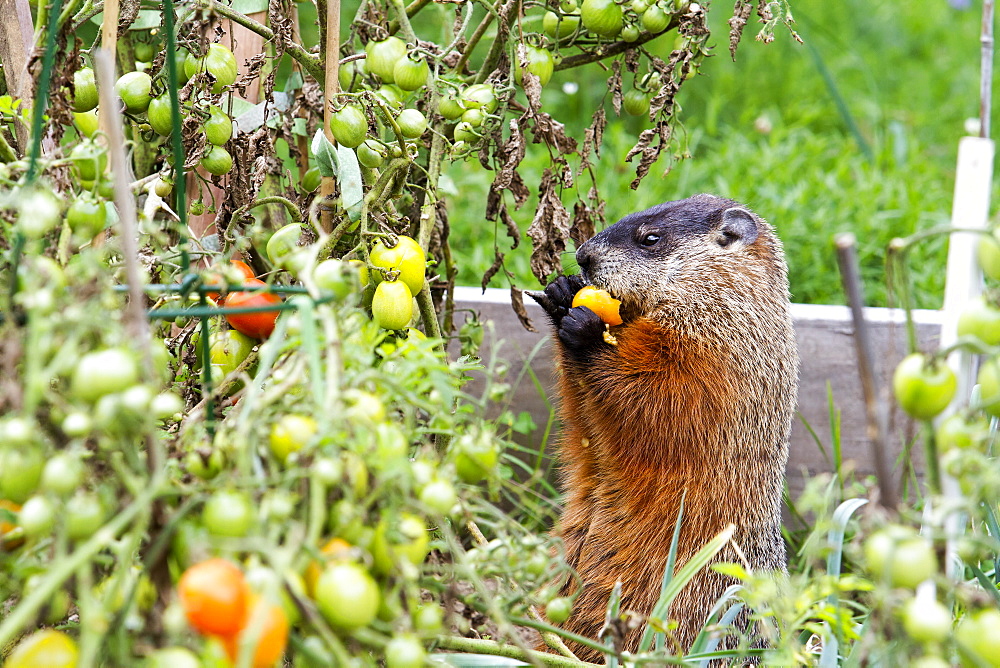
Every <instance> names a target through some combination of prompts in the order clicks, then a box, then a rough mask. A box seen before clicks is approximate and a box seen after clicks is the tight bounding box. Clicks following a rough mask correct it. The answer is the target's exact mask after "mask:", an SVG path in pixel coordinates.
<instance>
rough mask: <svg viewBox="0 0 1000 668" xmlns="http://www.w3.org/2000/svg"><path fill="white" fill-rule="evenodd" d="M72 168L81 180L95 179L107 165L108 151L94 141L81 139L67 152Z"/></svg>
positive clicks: (102, 172)
mask: <svg viewBox="0 0 1000 668" xmlns="http://www.w3.org/2000/svg"><path fill="white" fill-rule="evenodd" d="M69 159H70V161H71V162H72V163H73V168H74V169H75V170H76V173H77V175H78V176H79V177H80V179H81V180H83V181H95V180H97V179H98V178H100V177H101V175H103V174H104V170H105V168H106V167H107V166H108V151H107V149H105V148H104V147H103V146H100V145H98V144H97V143H96V142H93V141H90V140H89V139H88V140H87V141H82V142H80V143H79V144H77V145H76V146H74V147H73V150H72V151H70V152H69Z"/></svg>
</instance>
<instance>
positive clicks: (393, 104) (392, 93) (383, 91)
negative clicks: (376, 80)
mask: <svg viewBox="0 0 1000 668" xmlns="http://www.w3.org/2000/svg"><path fill="white" fill-rule="evenodd" d="M375 95H376V96H377V97H378V98H380V99H381V100H382V101H383V102H385V103H386V104H387V105H388V106H389V108H390V109H392V110H394V111H395V110H397V109H402V108H403V91H402V90H400V89H399V88H397V87H396V86H393V85H391V84H387V85H382V86H379V87H378V88H376V89H375Z"/></svg>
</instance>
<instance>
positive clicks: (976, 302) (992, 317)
mask: <svg viewBox="0 0 1000 668" xmlns="http://www.w3.org/2000/svg"><path fill="white" fill-rule="evenodd" d="M958 335H959V336H974V337H976V338H977V339H979V340H980V341H982V342H983V343H985V344H986V345H988V346H996V345H1000V308H997V306H996V304H993V303H992V302H989V301H987V300H986V299H984V298H983V297H976V298H975V299H973V300H971V301H969V303H968V304H966V305H965V308H964V309H962V312H961V313H960V314H959V316H958Z"/></svg>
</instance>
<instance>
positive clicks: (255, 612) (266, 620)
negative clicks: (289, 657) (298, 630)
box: [222, 593, 288, 668]
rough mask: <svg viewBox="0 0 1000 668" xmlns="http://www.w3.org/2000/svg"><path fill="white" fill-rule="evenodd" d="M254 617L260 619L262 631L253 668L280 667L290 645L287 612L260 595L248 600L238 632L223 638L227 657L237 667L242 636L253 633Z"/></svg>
mask: <svg viewBox="0 0 1000 668" xmlns="http://www.w3.org/2000/svg"><path fill="white" fill-rule="evenodd" d="M255 617H260V629H259V631H260V632H259V633H258V634H257V635H256V637H255V639H256V643H257V644H256V645H255V646H254V648H253V661H252V663H251V665H252V666H253V668H266V667H267V666H273V665H274V664H275V663H277V661H278V659H280V658H281V655H282V654H284V653H285V646H286V645H287V644H288V616H287V615H286V614H285V610H284V608H282V607H281V606H280V605H278V604H277V603H271V602H270V601H267V600H265V599H264V598H262V597H261V596H258V595H257V594H254V593H251V594H250V595H249V597H248V600H247V609H246V617H245V618H244V620H243V624H242V625H241V628H240V630H239V631H237V632H236V633H235V634H232V635H226V636H223V638H222V644H223V646H224V647H225V648H226V654H228V655H229V658H230V659H231V660H232V662H233V663H234V664H235V663H236V660H237V658H239V653H240V644H241V643H242V642H243V635H244V634H245V633H246V632H247V631H250V632H251V633H252V632H253V631H254V628H253V625H254V624H255V619H254V618H255Z"/></svg>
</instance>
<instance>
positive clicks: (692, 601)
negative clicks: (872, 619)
mask: <svg viewBox="0 0 1000 668" xmlns="http://www.w3.org/2000/svg"><path fill="white" fill-rule="evenodd" d="M576 258H577V261H578V262H579V265H580V269H581V274H580V275H578V276H561V277H559V278H557V279H556V280H555V281H553V282H552V283H551V284H549V286H548V287H547V288H546V289H545V291H544V292H536V293H532V296H533V297H534V298H535V299H536V301H538V302H539V303H540V304H541V306H542V307H543V308H544V309H545V310H546V311H547V313H548V314H549V316H550V318H551V320H552V324H553V327H554V329H555V333H556V340H557V348H558V355H557V359H558V362H559V365H560V369H561V377H560V394H561V408H560V410H561V417H562V421H563V437H562V442H561V453H560V459H561V466H562V483H563V487H564V491H565V495H566V500H565V507H564V509H563V513H562V516H561V518H560V521H559V525H558V527H557V529H556V533H557V534H558V535H559V536H560V537H561V538H562V540H563V542H564V545H565V550H566V558H567V560H568V562H569V564H570V565H571V566H573V568H574V569H575V570H576V571H577V573H578V575H579V581H576V580H570V581H569V582H568V583H567V584H566V585H565V587H564V588H563V591H562V594H563V595H575V596H576V601H575V604H574V608H573V614H572V615H571V617H570V618H569V620H568V621H567V622H566V623H565V624H564V625H563V626H564V628H566V629H567V630H569V631H572V632H575V633H578V634H582V635H584V636H588V637H591V638H596V637H597V635H598V633H599V632H600V630H601V628H602V626H603V625H604V621H605V614H606V610H607V605H608V598H609V596H610V594H611V590H612V588H613V586H614V585H615V582H617V581H621V582H622V606H621V609H622V610H623V611H624V610H632V611H635V612H638V613H641V614H642V615H647V614H649V613H650V612H651V610H652V608H653V605H654V604H655V602H656V600H657V598H658V597H659V592H660V586H661V582H662V578H663V572H664V567H665V564H666V559H667V554H668V552H669V548H670V543H671V539H672V536H673V531H674V527H675V523H676V521H677V516H678V509H679V507H680V504H681V497H682V495H684V514H683V519H682V525H681V532H680V538H679V544H678V554H677V565H676V567H675V568H680V567H681V566H683V565H684V563H685V562H686V561H687V560H688V559H689V558H690V557H691V556H692V555H693V554H694V553H695V552H697V551H698V550H699V549H700V548H701V547H702V546H704V545H705V543H706V542H708V541H709V540H710V539H712V538H713V537H714V536H716V535H717V534H718V533H719V532H720V531H722V530H723V529H725V528H726V526H727V525H729V524H734V525H735V526H736V531H735V534H734V536H733V540H732V541H731V543H730V544H729V545H727V547H726V548H725V549H723V551H722V552H721V553H720V554H719V556H718V557H717V558H716V561H730V562H736V563H743V564H745V565H748V566H749V567H751V568H752V569H755V570H766V571H784V570H785V546H784V542H783V540H782V536H781V497H782V486H783V478H784V471H785V462H786V460H787V458H788V435H789V431H790V429H791V422H792V414H793V411H794V407H795V396H796V385H797V376H798V355H797V352H796V348H795V338H794V333H793V330H792V322H791V318H790V316H789V295H788V279H787V275H786V273H787V270H786V266H785V261H784V254H783V251H782V247H781V243H780V241H779V240H778V238H777V237H776V236H775V234H774V231H773V229H772V228H771V226H770V225H768V224H767V223H766V222H765V221H764V220H762V219H761V218H760V217H758V216H757V215H755V214H754V213H752V212H751V211H750V210H749V209H747V208H746V207H744V206H742V205H740V204H739V203H737V202H734V201H732V200H728V199H723V198H719V197H714V196H711V195H696V196H694V197H691V198H689V199H685V200H679V201H674V202H667V203H665V204H661V205H659V206H655V207H653V208H651V209H647V210H646V211H642V212H640V213H634V214H631V215H629V216H626V217H625V218H623V219H621V220H620V221H618V222H617V223H615V224H614V225H612V226H610V227H608V228H607V229H606V230H604V231H603V232H601V233H600V234H598V235H596V236H595V237H593V238H592V239H590V240H589V241H587V242H586V243H584V244H583V245H582V246H580V248H579V249H578V250H577V253H576ZM586 284H591V285H595V286H597V287H599V288H603V289H605V290H607V291H608V292H610V293H611V294H612V295H613V296H614V297H616V298H618V299H620V300H621V302H622V307H621V311H622V315H623V317H624V323H623V324H622V325H620V326H617V327H613V328H611V331H610V333H611V335H612V336H610V337H608V336H605V333H606V331H607V330H608V328H607V326H606V325H605V324H604V323H603V322H602V321H601V319H600V318H599V317H598V316H597V315H596V314H595V313H594V312H593V311H591V310H590V309H588V308H586V307H576V308H572V307H571V304H572V300H573V296H574V295H575V293H576V292H577V291H578V290H579V289H580V288H581V287H583V286H584V285H586ZM734 544H735V546H734ZM675 572H676V571H675ZM734 582H735V581H734V579H733V578H731V577H728V576H724V575H721V574H719V573H716V572H715V571H713V570H711V569H709V568H705V569H702V570H701V571H700V572H699V573H698V575H696V576H695V578H694V580H692V581H691V583H690V584H689V585H688V586H687V587H685V588H684V589H683V590H682V591H681V592H680V594H679V595H678V597H677V598H676V599H675V601H674V603H673V605H672V606H671V608H670V613H669V616H670V618H671V619H674V620H676V621H677V623H678V624H679V626H678V627H677V628H676V631H675V632H674V634H673V638H672V640H670V641H668V647H673V648H674V649H677V650H680V651H686V650H687V649H688V648H689V647H690V645H691V643H692V642H693V641H694V639H695V637H696V635H697V633H698V631H699V630H700V629H701V628H702V626H703V624H704V622H705V619H706V617H707V615H708V613H709V611H710V610H711V608H712V606H713V605H714V604H715V603H716V601H717V600H718V599H719V598H720V597H721V596H722V594H723V592H724V591H725V589H726V588H727V587H729V586H730V585H732V584H734ZM747 624H748V619H747V615H743V617H742V619H738V620H737V626H742V627H744V629H745V628H746V626H747ZM641 633H642V629H641V628H636V629H632V630H630V631H629V632H628V633H627V634H626V636H625V637H624V643H623V646H622V649H623V650H626V651H635V650H636V648H637V647H638V644H639V639H640V637H641ZM725 644H726V645H731V644H734V641H733V640H732V639H730V641H729V642H727V643H725ZM570 647H571V648H572V649H573V650H574V651H575V652H577V656H579V657H580V658H581V659H584V660H590V661H592V660H595V659H597V658H599V654H598V653H597V652H594V651H593V650H590V649H587V648H584V647H582V646H580V645H577V644H574V643H570Z"/></svg>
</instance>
